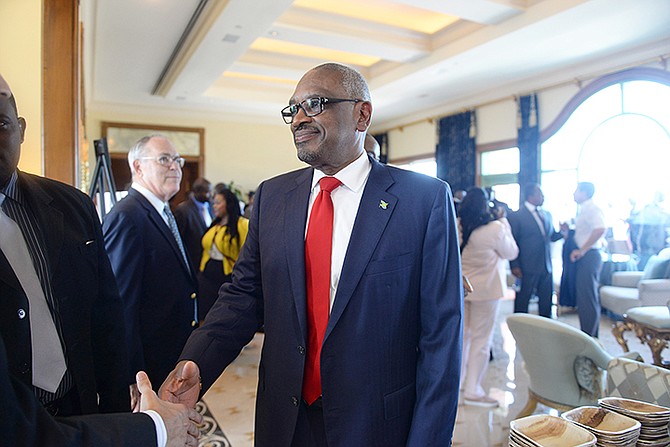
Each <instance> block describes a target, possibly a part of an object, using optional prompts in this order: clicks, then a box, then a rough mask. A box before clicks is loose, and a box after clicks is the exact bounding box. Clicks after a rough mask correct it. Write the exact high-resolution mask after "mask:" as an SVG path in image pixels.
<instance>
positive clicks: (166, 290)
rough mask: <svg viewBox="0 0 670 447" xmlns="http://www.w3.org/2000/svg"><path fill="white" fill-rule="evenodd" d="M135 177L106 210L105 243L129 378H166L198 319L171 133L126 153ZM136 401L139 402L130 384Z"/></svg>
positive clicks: (179, 161) (153, 137) (181, 162)
mask: <svg viewBox="0 0 670 447" xmlns="http://www.w3.org/2000/svg"><path fill="white" fill-rule="evenodd" d="M128 163H129V165H130V169H131V172H132V178H133V183H132V186H131V187H130V190H129V191H128V195H127V196H126V197H125V198H124V199H123V200H121V201H120V202H119V203H117V204H116V205H115V206H114V208H112V211H111V212H110V213H109V214H107V215H106V216H105V219H104V221H103V227H102V228H103V233H104V237H105V246H106V248H107V252H108V254H109V259H110V261H111V263H112V268H113V270H114V275H115V276H116V280H117V282H118V285H119V292H120V293H121V299H122V301H123V305H124V314H125V320H126V344H127V346H128V350H129V353H130V369H129V371H127V374H128V377H129V378H131V377H133V376H134V374H135V373H136V372H137V371H139V370H144V371H146V372H147V373H148V374H149V377H151V378H152V379H154V380H155V383H161V382H162V381H163V380H164V379H165V377H166V376H167V374H168V373H169V372H170V370H171V369H172V367H173V366H174V362H175V361H176V360H177V359H178V358H179V353H180V352H181V349H182V347H183V346H184V343H185V342H186V339H187V338H188V336H189V335H190V334H191V331H192V330H193V328H195V327H196V326H197V324H198V309H197V281H196V276H195V272H194V270H193V268H192V266H191V263H190V262H189V261H188V258H187V255H186V252H185V249H184V245H183V243H182V240H181V237H180V235H179V231H178V230H177V224H176V222H175V218H174V216H173V215H172V212H171V210H170V207H169V203H168V201H169V200H170V199H171V198H172V197H173V196H174V195H175V194H176V193H177V192H178V191H179V183H180V181H181V177H182V172H181V168H182V167H183V165H184V159H183V158H182V157H180V156H179V154H178V153H177V150H176V149H175V147H174V146H173V144H172V143H171V142H170V140H168V139H167V138H166V137H164V136H161V135H151V136H147V137H144V138H142V139H140V140H139V141H138V142H137V143H136V144H135V145H134V146H133V148H132V149H131V150H130V152H129V153H128ZM131 397H132V401H133V406H134V407H136V404H137V403H138V402H139V400H138V399H137V398H138V397H139V395H138V393H137V389H136V387H134V386H133V387H131Z"/></svg>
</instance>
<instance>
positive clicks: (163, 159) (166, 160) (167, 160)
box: [140, 155, 186, 168]
mask: <svg viewBox="0 0 670 447" xmlns="http://www.w3.org/2000/svg"><path fill="white" fill-rule="evenodd" d="M140 160H155V161H156V162H157V163H158V164H159V165H161V166H164V167H166V168H169V167H170V166H172V163H177V165H178V166H179V167H180V168H183V167H184V163H186V159H185V158H184V157H180V156H179V155H175V156H174V157H170V156H168V155H159V156H158V157H140Z"/></svg>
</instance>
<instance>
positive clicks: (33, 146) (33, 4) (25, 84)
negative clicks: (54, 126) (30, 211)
mask: <svg viewBox="0 0 670 447" xmlns="http://www.w3.org/2000/svg"><path fill="white" fill-rule="evenodd" d="M0 17H2V18H3V20H2V25H1V26H0V42H2V50H1V52H0V54H1V55H2V57H0V73H2V76H3V77H4V78H5V80H6V81H7V83H8V84H9V86H10V88H11V89H12V92H13V93H14V95H15V96H16V102H17V107H18V109H19V115H21V116H23V117H24V118H25V119H26V122H27V128H26V136H25V141H24V142H23V144H22V145H21V160H20V162H19V169H21V170H23V171H27V172H31V173H34V174H42V172H43V170H42V2H41V0H0Z"/></svg>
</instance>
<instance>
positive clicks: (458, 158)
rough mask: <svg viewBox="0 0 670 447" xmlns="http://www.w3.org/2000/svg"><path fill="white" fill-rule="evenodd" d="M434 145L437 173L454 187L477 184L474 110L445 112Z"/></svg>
mask: <svg viewBox="0 0 670 447" xmlns="http://www.w3.org/2000/svg"><path fill="white" fill-rule="evenodd" d="M438 132H439V136H438V143H437V147H436V149H435V161H436V162H437V177H438V178H441V179H442V180H445V181H446V182H448V183H449V185H451V189H452V191H458V190H459V189H463V190H467V189H468V188H470V187H472V186H474V185H475V168H476V161H475V146H476V143H475V141H476V136H477V123H476V118H475V112H474V111H467V112H463V113H459V114H456V115H450V116H446V117H444V118H442V119H440V121H439V123H438Z"/></svg>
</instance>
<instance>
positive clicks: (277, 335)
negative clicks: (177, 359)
mask: <svg viewBox="0 0 670 447" xmlns="http://www.w3.org/2000/svg"><path fill="white" fill-rule="evenodd" d="M371 163H372V171H371V172H370V176H369V178H368V181H367V184H366V186H365V190H364V192H363V196H362V199H361V202H360V206H359V210H358V214H357V216H356V220H355V223H354V227H353V230H352V234H351V240H350V242H349V248H348V251H347V256H346V258H345V261H344V265H343V267H342V274H341V278H340V282H339V287H338V290H337V295H336V297H335V302H334V305H333V308H332V311H331V315H330V319H329V323H328V328H327V330H326V335H325V339H324V343H323V351H322V355H321V371H322V389H323V414H324V419H325V427H326V436H327V438H328V444H329V445H332V446H368V447H373V446H384V447H394V446H421V447H425V446H447V445H450V441H451V436H452V431H453V428H454V419H455V416H456V409H457V404H458V385H459V370H460V363H461V362H460V359H461V326H462V322H461V314H462V293H461V291H462V285H461V270H460V257H459V248H458V240H457V232H456V226H455V218H454V211H453V205H452V199H451V193H450V191H449V186H448V185H447V184H446V183H444V182H442V181H440V180H436V179H433V178H429V177H427V176H423V175H420V174H415V173H412V172H409V171H405V170H401V169H397V168H393V167H389V166H385V165H382V164H380V163H378V162H376V161H371ZM312 173H313V170H312V169H311V168H307V169H302V170H299V171H295V172H291V173H288V174H284V175H281V176H279V177H276V178H274V179H271V180H268V181H266V182H264V183H263V184H261V186H260V187H259V188H258V190H257V193H256V197H255V202H254V209H253V212H252V218H251V223H250V227H249V235H248V236H247V240H246V242H245V244H244V247H243V249H242V253H241V255H240V258H239V259H238V261H237V263H236V264H235V269H234V270H233V281H232V283H229V284H226V285H225V286H224V287H223V289H222V291H221V292H220V295H219V299H218V301H217V303H216V304H215V305H214V307H213V308H212V309H211V311H210V313H209V314H208V316H207V318H206V320H205V323H204V326H203V327H201V328H200V329H198V330H197V331H195V332H194V333H193V335H192V336H191V338H190V339H189V341H188V343H187V345H186V347H185V349H184V352H183V353H182V359H193V360H194V361H195V362H196V363H197V364H198V365H199V366H200V370H201V376H202V381H203V387H204V388H203V392H204V391H205V390H206V389H207V388H208V387H209V386H211V384H212V383H213V382H214V381H215V380H216V378H217V377H218V376H219V374H220V373H221V371H222V370H223V368H224V367H225V366H226V365H228V364H229V363H230V362H231V361H232V360H233V359H234V358H235V357H236V356H237V355H238V353H239V351H240V349H241V348H242V347H243V346H244V345H245V344H246V343H247V342H248V341H249V340H250V339H251V337H252V336H253V334H254V331H255V330H256V328H257V326H258V324H259V321H258V320H257V309H259V311H260V314H261V315H263V322H264V323H265V342H264V346H263V353H262V356H261V363H260V369H259V384H258V396H257V402H256V430H255V441H256V445H257V446H261V447H264V446H288V445H290V443H291V439H292V436H293V431H294V428H295V425H296V420H297V417H298V410H299V408H298V407H299V405H300V400H301V388H302V376H303V368H304V363H305V346H306V343H307V321H306V291H305V254H304V239H305V226H306V221H307V209H308V201H309V196H310V189H311V180H312Z"/></svg>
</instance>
